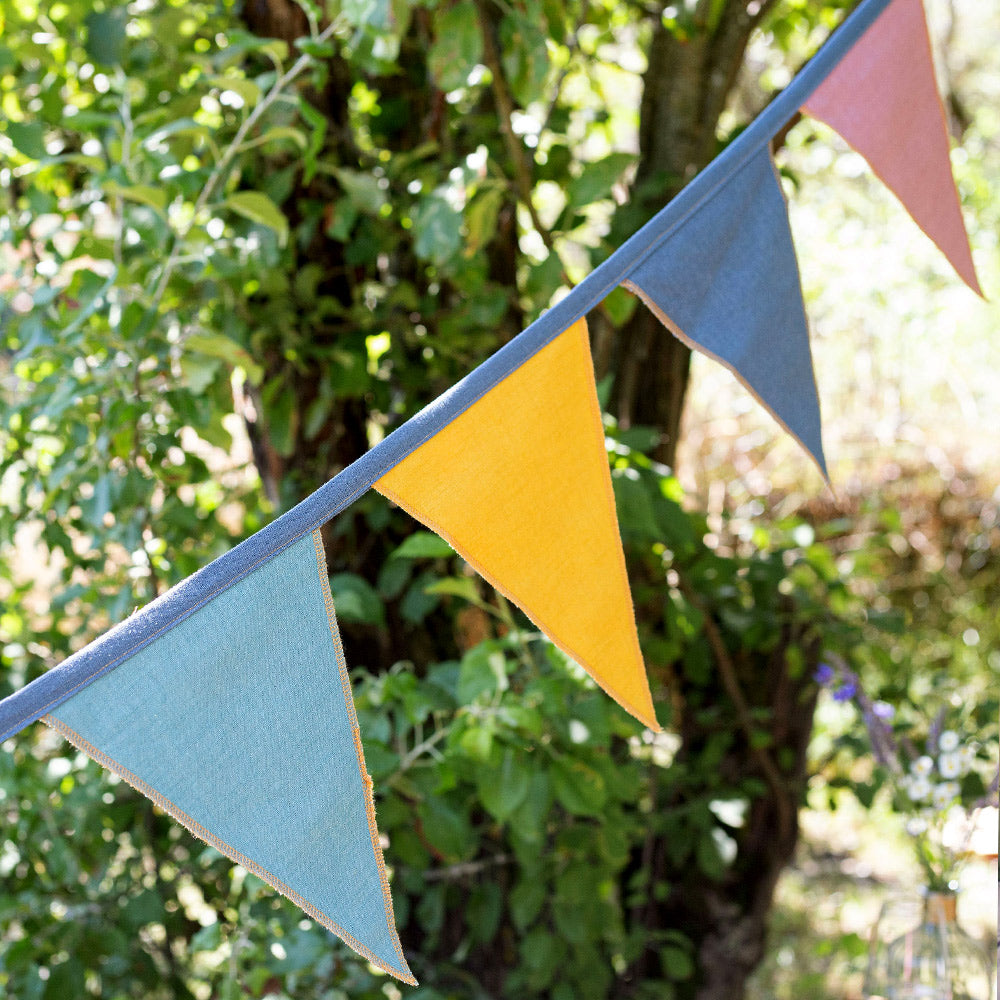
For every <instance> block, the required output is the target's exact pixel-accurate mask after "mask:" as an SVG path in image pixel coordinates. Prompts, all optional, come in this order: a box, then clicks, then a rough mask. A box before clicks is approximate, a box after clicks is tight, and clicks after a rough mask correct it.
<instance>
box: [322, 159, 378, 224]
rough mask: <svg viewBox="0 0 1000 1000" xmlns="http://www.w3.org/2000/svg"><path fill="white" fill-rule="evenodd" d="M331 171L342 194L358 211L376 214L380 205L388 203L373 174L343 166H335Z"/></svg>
mask: <svg viewBox="0 0 1000 1000" xmlns="http://www.w3.org/2000/svg"><path fill="white" fill-rule="evenodd" d="M333 172H334V174H335V175H336V178H337V180H338V181H340V186H341V187H342V188H343V189H344V194H346V195H347V198H348V200H349V201H350V202H351V204H352V205H354V207H355V208H357V209H358V210H359V211H361V212H365V213H366V214H367V215H378V214H379V212H381V211H382V206H383V205H385V204H387V203H388V200H389V196H388V195H387V194H386V192H385V191H384V190H383V189H382V188H380V187H379V181H378V178H377V177H375V176H374V174H368V173H363V172H362V171H360V170H347V169H346V168H344V167H337V168H335V169H334V171H333Z"/></svg>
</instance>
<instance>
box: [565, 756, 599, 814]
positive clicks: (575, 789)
mask: <svg viewBox="0 0 1000 1000" xmlns="http://www.w3.org/2000/svg"><path fill="white" fill-rule="evenodd" d="M552 788H553V791H554V792H555V795H556V798H557V799H558V800H559V802H560V803H561V804H562V806H563V808H565V809H566V810H567V811H568V812H571V813H573V814H574V815H576V816H599V815H600V814H601V810H602V809H603V808H604V803H605V802H606V801H607V788H606V787H605V784H604V779H603V778H602V777H601V776H600V774H598V772H597V771H595V770H594V769H593V768H592V767H588V766H587V765H586V764H584V763H582V762H581V761H578V760H573V759H571V758H568V757H561V758H559V759H558V760H556V761H555V762H554V763H553V765H552Z"/></svg>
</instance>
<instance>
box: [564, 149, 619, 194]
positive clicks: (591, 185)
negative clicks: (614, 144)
mask: <svg viewBox="0 0 1000 1000" xmlns="http://www.w3.org/2000/svg"><path fill="white" fill-rule="evenodd" d="M634 162H635V157H634V156H633V155H632V154H631V153H609V154H608V155H607V156H605V157H604V158H603V159H600V160H594V161H592V162H591V163H587V164H584V167H583V170H582V172H581V173H580V176H579V177H574V178H573V180H571V181H570V182H569V186H568V187H567V189H566V197H567V200H568V203H569V205H571V206H572V207H573V208H585V207H586V206H587V205H592V204H593V203H594V202H595V201H602V200H603V199H605V198H609V197H610V196H611V189H612V188H613V187H614V185H615V183H616V181H617V180H618V178H619V177H621V175H622V174H623V173H624V172H625V169H626V168H627V167H629V166H631V165H632V164H633V163H634Z"/></svg>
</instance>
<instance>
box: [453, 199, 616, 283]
mask: <svg viewBox="0 0 1000 1000" xmlns="http://www.w3.org/2000/svg"><path fill="white" fill-rule="evenodd" d="M504 196H505V194H504V190H503V188H500V187H488V188H486V189H485V190H483V191H480V192H479V193H478V194H477V195H476V197H475V198H473V199H472V201H471V202H470V203H469V204H468V205H467V206H466V209H465V228H466V231H467V237H466V241H465V251H464V253H465V256H466V257H475V255H476V254H477V253H479V251H480V250H482V248H483V247H484V246H486V245H487V244H488V243H489V242H490V240H492V239H493V236H494V235H495V233H496V231H497V218H498V217H499V215H500V209H501V207H502V206H503V201H504ZM626 294H627V293H626Z"/></svg>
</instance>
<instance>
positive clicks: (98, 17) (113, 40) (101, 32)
mask: <svg viewBox="0 0 1000 1000" xmlns="http://www.w3.org/2000/svg"><path fill="white" fill-rule="evenodd" d="M83 23H84V26H85V27H86V30H87V36H86V39H85V41H84V48H85V49H86V51H87V55H88V56H89V57H90V58H91V59H92V60H93V61H94V62H96V63H101V64H102V65H104V66H118V65H120V64H121V61H122V57H123V56H124V55H125V26H126V24H127V23H128V9H127V8H126V7H124V6H122V7H112V8H110V9H108V10H92V11H91V12H90V13H89V14H88V15H87V16H86V18H85V19H84V22H83Z"/></svg>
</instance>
